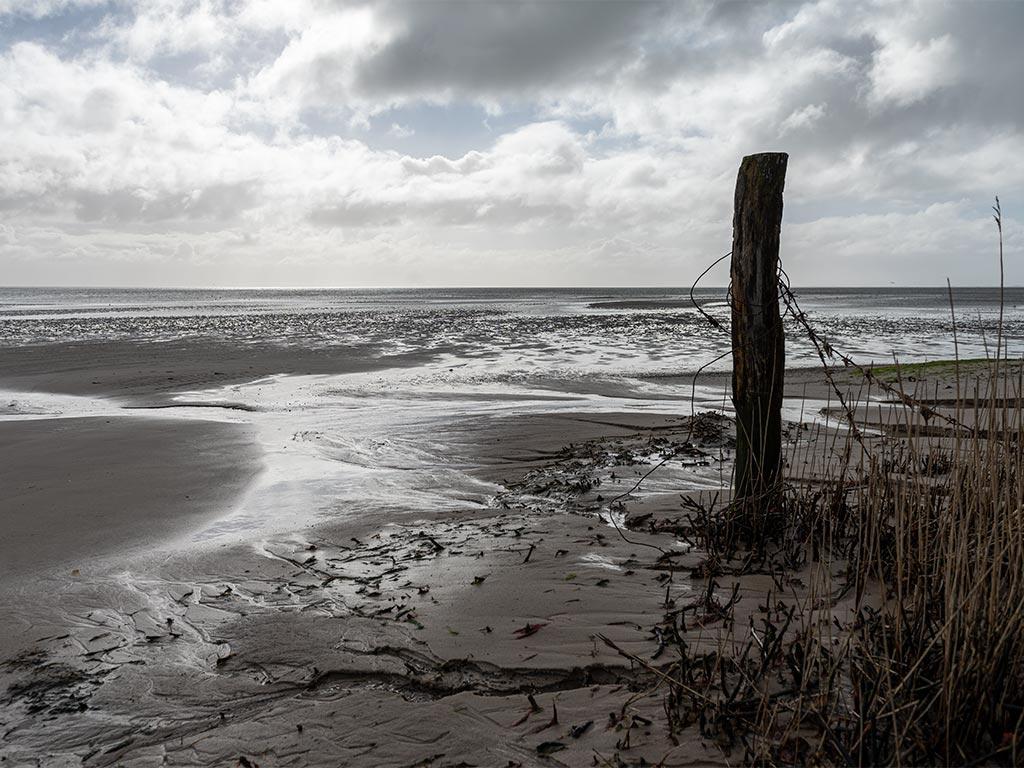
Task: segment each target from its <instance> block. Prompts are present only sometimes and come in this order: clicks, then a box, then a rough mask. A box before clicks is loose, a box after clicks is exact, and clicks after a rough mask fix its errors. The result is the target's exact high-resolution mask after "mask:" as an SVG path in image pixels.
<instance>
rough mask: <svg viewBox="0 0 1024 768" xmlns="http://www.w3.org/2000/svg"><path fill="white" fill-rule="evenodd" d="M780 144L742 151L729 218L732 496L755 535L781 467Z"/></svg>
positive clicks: (783, 170)
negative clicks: (733, 442) (733, 410)
mask: <svg viewBox="0 0 1024 768" xmlns="http://www.w3.org/2000/svg"><path fill="white" fill-rule="evenodd" d="M788 160H789V155H787V154H785V153H784V152H766V153H764V154H759V155H749V156H747V157H744V158H743V163H742V164H741V165H740V172H739V175H738V176H737V178H736V201H735V210H734V212H733V220H732V268H731V276H732V359H733V367H732V400H733V404H734V405H735V407H736V480H735V497H734V498H735V499H736V500H737V501H739V502H740V503H741V504H743V505H744V506H745V507H746V508H747V510H748V512H749V513H751V514H753V515H754V518H753V519H751V521H750V522H751V524H752V528H753V530H752V531H751V532H750V533H751V534H752V535H753V536H755V537H759V533H760V529H761V525H760V524H758V523H757V522H756V521H757V520H760V519H761V513H763V512H765V511H766V508H767V505H768V503H770V501H771V498H772V496H773V494H774V491H775V490H776V489H777V488H778V483H779V480H780V476H781V470H782V385H783V371H784V369H785V362H786V349H785V340H784V337H783V334H782V318H781V317H780V316H779V289H778V269H779V231H780V229H781V227H782V189H783V186H784V185H785V181H786V163H787V161H788Z"/></svg>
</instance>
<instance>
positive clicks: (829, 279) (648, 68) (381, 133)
mask: <svg viewBox="0 0 1024 768" xmlns="http://www.w3.org/2000/svg"><path fill="white" fill-rule="evenodd" d="M1022 33H1024V2H1019V1H1013V0H1009V1H1007V2H996V1H987V2H959V3H949V4H944V3H941V2H937V1H936V0H926V1H925V2H854V1H853V0H820V1H818V2H805V3H797V2H792V3H752V2H742V3H741V2H685V3H684V2H678V3H677V2H673V3H661V2H642V1H639V0H631V1H629V2H617V1H615V0H595V1H593V2H587V1H586V0H541V1H538V2H513V1H511V0H510V1H506V2H498V1H493V2H492V1H488V0H476V1H470V0H464V1H461V2H458V1H455V0H419V1H417V2H379V3H378V2H375V3H366V2H342V1H341V0H150V1H148V2H146V1H143V2H124V1H122V0H110V1H108V0H0V284H3V285H87V286H88V285H92V286H222V287H232V286H254V287H256V286H281V287H285V286H320V287H334V286H338V287H357V286H462V285H466V286H485V285H493V286H574V285H578V286H620V285H621V286H683V285H689V284H690V283H691V282H692V281H693V280H694V279H695V278H696V277H697V275H698V274H699V273H700V272H701V271H702V270H703V269H704V268H705V267H706V266H707V265H708V264H710V263H711V262H713V261H714V260H715V259H717V258H719V257H720V256H722V255H723V254H725V253H726V252H727V251H728V250H729V249H730V247H731V239H732V201H733V190H734V186H735V180H736V172H737V169H738V167H739V164H740V161H741V159H742V157H743V156H744V155H747V154H752V153H756V152H764V151H784V152H788V153H789V155H790V159H789V170H788V174H787V178H786V195H785V216H784V219H783V225H782V259H783V263H784V265H785V268H786V270H787V272H788V274H789V275H790V277H791V279H792V281H793V283H794V284H796V285H804V286H814V285H819V286H823V285H836V286H859V285H867V286H872V285H875V286H887V285H891V284H895V285H943V284H945V281H946V279H947V277H948V278H949V279H950V280H952V282H953V284H954V285H963V286H966V285H995V284H998V280H999V261H998V240H997V232H996V228H995V224H994V222H993V220H992V217H991V213H992V211H991V206H992V204H993V203H994V202H995V196H996V195H998V196H999V197H1000V199H1001V201H1002V208H1003V228H1004V240H1005V261H1006V280H1007V284H1011V285H1020V284H1024V259H1022V256H1024V253H1022V252H1024V226H1022V224H1024V98H1021V88H1022V86H1021V80H1022V77H1024V45H1021V42H1020V37H1021V34H1022ZM727 280H728V276H727V269H726V268H725V266H724V265H723V266H720V267H719V268H717V269H716V270H715V271H713V272H712V273H711V274H710V275H709V276H708V278H706V283H707V284H709V285H715V284H717V285H722V284H724V283H725V282H726V281H727Z"/></svg>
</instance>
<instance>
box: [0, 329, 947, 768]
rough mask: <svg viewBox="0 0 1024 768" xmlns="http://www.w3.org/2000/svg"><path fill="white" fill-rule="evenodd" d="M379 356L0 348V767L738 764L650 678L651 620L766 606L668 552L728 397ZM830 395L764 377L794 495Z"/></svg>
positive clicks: (458, 359) (730, 441)
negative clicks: (668, 703)
mask: <svg viewBox="0 0 1024 768" xmlns="http://www.w3.org/2000/svg"><path fill="white" fill-rule="evenodd" d="M658 311H662V310H660V309H659V310H658ZM659 322H660V321H659ZM400 346H401V347H402V348H401V349H399V348H394V347H393V348H389V349H387V350H384V351H383V352H382V351H381V350H380V349H377V348H375V352H374V353H372V354H371V353H370V351H369V349H370V348H369V347H368V346H365V345H359V344H355V343H348V344H343V345H333V346H330V347H317V348H314V347H312V346H311V345H289V346H284V345H280V344H277V345H273V344H265V345H262V344H253V345H239V344H237V343H228V342H225V341H223V340H216V339H214V340H210V339H187V340H179V341H168V342H161V343H137V342H132V341H126V340H121V339H114V340H107V341H102V340H92V341H82V340H68V341H64V342H51V343H47V344H35V345H27V344H26V345H22V346H18V347H12V348H11V349H9V350H5V352H4V355H5V358H4V359H5V366H4V371H3V377H2V380H0V387H2V388H3V389H4V391H5V394H4V401H3V404H4V406H5V408H4V409H3V411H2V416H3V417H4V420H3V421H0V452H2V457H3V470H2V472H3V473H4V474H3V483H2V486H0V487H2V488H3V489H4V490H3V498H0V514H2V515H3V520H4V526H5V531H7V532H8V535H7V536H5V537H4V539H3V541H2V543H0V546H2V547H3V551H2V552H0V563H2V568H3V582H2V584H3V586H2V589H3V602H4V604H5V606H7V608H6V609H5V610H6V611H7V613H8V616H9V618H10V620H9V621H7V622H5V624H4V628H3V630H2V632H0V651H2V653H3V656H4V660H3V662H2V664H0V690H3V691H4V692H5V693H3V694H2V698H0V732H2V738H0V756H2V757H3V759H4V761H5V764H7V765H48V766H49V765H89V766H103V765H131V766H149V765H182V766H186V765H246V764H248V765H261V766H267V765H396V766H397V765H459V764H474V765H593V764H598V765H600V764H613V765H615V764H639V762H638V761H640V760H641V759H642V760H646V761H647V762H648V764H658V763H659V761H662V764H664V765H705V764H720V765H725V764H729V762H730V760H731V757H730V755H732V756H733V757H735V753H731V752H730V749H729V748H728V747H727V746H725V740H724V739H721V740H719V739H715V738H709V737H708V736H707V735H706V734H701V733H700V732H698V731H696V730H691V731H689V732H683V733H672V732H671V729H668V730H666V727H665V724H664V716H663V708H664V693H665V691H664V689H663V686H662V683H663V682H664V681H663V680H661V679H660V678H659V672H658V669H659V666H658V665H659V663H661V662H659V661H658V658H659V657H660V656H661V654H662V653H663V652H664V650H665V644H666V641H665V635H664V634H663V632H664V630H663V629H659V627H660V626H662V623H663V620H664V617H665V616H666V615H667V614H673V615H678V614H680V612H681V613H682V615H683V617H684V623H685V620H686V617H687V616H688V617H689V624H688V629H687V630H686V633H687V634H686V637H687V638H688V642H690V643H692V644H693V647H694V648H703V647H707V648H714V647H716V644H717V643H718V642H719V641H718V639H717V638H718V635H717V633H718V631H719V630H720V629H721V628H723V627H724V626H726V625H729V626H740V627H742V626H744V625H745V624H747V623H751V622H753V621H754V620H755V617H757V616H760V615H761V614H763V606H764V605H765V604H768V603H771V599H770V595H772V594H777V593H778V586H777V583H776V581H775V580H774V578H773V577H772V576H771V575H770V574H768V573H767V572H762V573H752V574H751V573H748V574H744V575H729V574H728V573H724V574H721V575H717V576H714V577H713V578H711V579H710V580H709V578H708V575H707V573H705V571H704V570H703V569H706V568H707V567H708V565H707V564H708V555H709V553H708V552H707V551H702V550H701V549H700V548H698V547H695V546H694V544H693V542H692V541H687V536H686V535H684V534H682V533H673V531H682V530H683V528H684V527H685V526H683V525H682V523H681V522H680V521H681V520H682V519H683V518H684V517H685V515H684V512H685V509H684V506H683V503H684V500H685V499H690V500H692V501H694V502H695V503H697V504H698V505H707V504H710V503H711V502H712V500H716V501H717V502H719V503H720V502H721V501H723V499H724V498H727V496H728V487H729V482H730V476H731V471H732V467H731V458H732V449H733V446H734V437H733V435H734V432H733V426H732V423H731V418H730V405H729V398H728V374H727V373H726V372H724V371H722V370H721V369H719V370H718V372H715V371H712V372H710V373H707V374H705V375H703V376H702V377H700V378H699V379H698V383H697V384H696V385H694V383H693V373H694V372H693V371H689V370H670V369H669V370H666V369H665V367H664V366H662V369H660V370H656V366H652V367H650V368H645V370H644V371H643V372H642V373H643V375H640V376H638V375H635V374H633V375H629V376H623V375H619V376H615V375H610V373H609V371H608V370H606V369H605V368H602V367H601V366H600V365H597V366H596V373H595V372H594V368H591V369H590V371H589V373H587V374H586V375H583V374H582V373H581V371H580V370H579V367H580V366H579V365H577V367H576V368H573V369H571V370H570V369H568V368H566V367H565V366H561V367H559V366H558V365H555V366H553V370H547V369H545V368H541V367H539V366H537V365H535V364H533V363H532V362H531V363H530V365H528V366H521V367H520V368H518V369H517V368H513V367H511V366H508V365H506V366H505V367H504V368H502V369H501V370H499V371H496V370H495V365H494V360H493V358H491V357H488V356H486V355H484V356H480V357H474V355H472V354H467V353H466V352H465V350H460V349H459V347H458V346H457V345H452V346H449V347H442V348H437V347H435V348H433V349H431V351H430V352H429V353H425V352H424V351H422V350H420V351H418V352H417V351H416V350H415V349H414V348H413V345H412V344H403V345H400ZM524 346H525V343H524ZM528 351H529V350H525V351H523V352H522V353H521V355H520V356H521V357H525V358H527V359H528V360H530V361H532V360H534V359H535V358H534V357H533V355H532V353H530V354H527V352H528ZM599 351H600V350H598V352H599ZM593 352H594V350H590V352H588V355H590V356H589V357H588V358H587V359H588V360H590V359H593V357H594V355H593V354H591V353H593ZM511 354H516V353H514V352H513V353H511ZM551 354H552V356H553V357H554V358H555V359H556V360H560V359H562V358H560V357H559V354H560V353H558V352H553V353H551ZM645 354H646V353H645ZM835 375H836V376H837V377H839V381H840V383H841V386H842V388H843V391H853V390H863V388H864V386H865V384H864V382H863V381H862V380H861V379H860V378H858V375H857V374H856V372H854V371H842V370H838V369H837V370H836V372H835ZM952 381H953V378H952V375H951V373H950V372H949V371H945V372H942V373H941V375H935V374H934V372H933V375H931V376H930V377H929V378H928V381H927V387H925V386H924V385H923V384H922V385H921V386H922V391H925V390H928V391H934V392H939V391H940V390H941V391H942V392H945V391H947V389H948V388H949V387H952V386H953V384H952ZM833 398H834V394H833V390H831V389H830V387H829V386H828V384H827V382H826V381H825V379H824V377H823V376H822V374H821V372H820V371H815V370H812V369H809V368H806V367H805V368H800V369H795V370H792V371H790V372H789V373H788V374H787V400H786V403H785V405H784V418H785V420H786V422H787V443H786V450H787V456H788V457H789V459H790V466H789V469H788V470H787V471H788V472H789V473H790V474H791V475H794V476H795V475H796V474H799V473H801V472H804V473H810V474H813V473H814V472H816V471H818V470H816V469H815V468H814V466H812V465H813V464H814V462H821V461H823V457H827V456H828V455H829V452H830V451H833V450H835V445H836V440H837V435H841V434H842V428H841V424H840V423H839V422H840V421H841V419H839V418H835V417H830V416H829V413H830V409H831V408H833V407H835V406H836V403H835V402H834V400H833ZM892 407H893V406H891V405H884V404H883V405H878V404H875V405H873V406H872V409H870V413H866V414H865V416H866V421H867V423H869V424H874V425H875V426H878V427H881V426H882V425H884V422H885V420H886V418H887V417H886V416H885V414H886V413H888V412H889V411H890V410H891V409H892ZM839 442H840V443H841V442H842V440H841V439H840V440H839ZM800 462H804V463H800ZM807 462H810V464H807ZM673 526H675V527H673ZM808 568H809V569H810V570H814V569H813V568H811V566H808ZM835 569H836V578H838V577H839V571H840V569H841V564H839V563H836V565H835ZM787 578H788V579H789V581H788V583H787V587H786V591H787V598H786V599H793V600H794V601H798V600H800V599H805V598H808V597H810V598H813V597H814V594H815V593H814V590H815V588H816V587H815V584H814V583H813V580H812V579H810V578H809V577H808V576H807V573H805V572H803V571H799V570H798V571H797V572H794V573H793V574H791V575H790V576H789V577H787ZM709 585H710V586H709ZM740 585H741V586H742V589H740V588H739V587H740ZM737 590H738V591H737ZM733 598H735V599H733ZM725 605H728V606H729V607H728V614H727V615H726V613H725V611H724V609H723V606H725ZM837 610H839V611H841V610H842V606H839V608H838V609H837ZM759 620H760V619H758V621H759ZM666 658H668V657H666ZM636 659H644V660H647V662H646V665H644V664H639V663H637V661H636ZM616 760H618V761H620V762H619V763H616V762H614V761H616Z"/></svg>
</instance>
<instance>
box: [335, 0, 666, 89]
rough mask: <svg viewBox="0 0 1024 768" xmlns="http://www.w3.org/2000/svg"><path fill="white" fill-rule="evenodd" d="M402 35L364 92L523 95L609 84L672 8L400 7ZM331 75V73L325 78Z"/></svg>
mask: <svg viewBox="0 0 1024 768" xmlns="http://www.w3.org/2000/svg"><path fill="white" fill-rule="evenodd" d="M387 10H388V15H389V16H390V17H391V20H392V21H393V22H394V23H397V24H399V25H400V27H401V28H402V30H403V31H402V32H401V33H400V34H399V35H398V36H397V37H395V39H393V40H391V41H390V42H389V43H388V44H387V45H385V46H384V47H383V48H382V49H380V50H379V51H377V52H376V53H375V54H374V55H373V56H371V57H370V58H369V59H368V60H366V61H365V62H364V63H363V64H362V66H361V68H360V70H359V72H358V75H357V79H356V84H357V88H358V90H359V91H360V92H361V93H365V94H382V95H392V96H395V95H414V94H417V93H421V92H424V91H426V92H437V91H451V92H454V93H455V94H467V95H470V96H473V95H476V94H480V93H485V94H494V95H501V96H512V97H513V98H514V97H516V96H518V95H521V94H522V93H523V91H524V89H526V90H535V89H545V88H549V87H551V86H552V85H557V84H578V83H580V82H586V81H600V80H602V79H604V78H607V77H608V76H610V75H613V74H614V73H616V72H617V71H618V70H619V69H620V68H621V67H622V66H623V65H624V64H625V63H626V62H628V61H630V60H631V59H633V58H635V57H636V55H637V52H638V50H639V45H640V43H639V39H640V38H642V37H643V36H644V35H647V34H649V33H650V31H651V29H652V28H654V29H656V28H657V25H658V23H659V20H660V19H663V18H665V17H666V16H667V14H668V7H667V6H666V5H664V4H662V3H656V2H642V1H641V2H635V1H634V2H619V1H618V0H608V1H607V2H599V3H584V2H567V1H564V0H563V1H561V2H560V1H558V0H555V2H473V1H472V0H464V1H461V2H460V1H459V0H439V1H438V2H426V3H423V2H406V3H393V4H390V5H388V6H387ZM320 74H321V75H323V74H325V73H323V72H321V73H320Z"/></svg>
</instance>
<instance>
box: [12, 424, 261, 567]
mask: <svg viewBox="0 0 1024 768" xmlns="http://www.w3.org/2000/svg"><path fill="white" fill-rule="evenodd" d="M260 467H261V464H260V456H259V450H258V448H257V447H256V446H255V444H254V442H253V440H252V436H251V434H250V430H249V429H248V428H247V427H246V426H245V425H241V424H228V423H219V422H214V421H198V420H189V421H185V420H181V419H160V418H149V417H146V418H137V417H128V416H126V417H113V418H105V417H89V418H69V419H34V420H29V421H9V422H5V423H3V424H2V425H0V488H3V493H2V494H0V526H2V527H3V531H4V535H3V536H2V537H0V582H2V583H3V584H4V585H8V586H10V585H12V584H14V583H16V582H18V581H21V580H25V579H29V578H32V577H35V576H38V575H39V574H40V573H41V572H45V571H52V570H56V569H69V568H77V567H78V566H79V565H81V564H82V561H84V560H90V559H92V558H95V557H100V556H104V555H109V554H115V553H121V554H129V553H131V552H133V551H135V550H139V549H144V548H145V547H146V546H147V544H150V543H152V542H155V541H164V540H166V539H167V538H168V537H170V536H173V535H175V534H176V533H178V532H181V531H183V530H186V529H187V528H189V527H192V526H195V525H196V524H197V523H198V522H201V521H202V519H203V518H204V517H205V516H208V515H210V514H212V513H214V512H218V511H221V510H223V509H224V508H225V506H228V505H230V504H231V503H232V500H233V499H235V498H236V497H237V496H238V494H239V493H240V492H241V491H242V490H243V489H244V488H245V486H246V485H247V484H248V483H249V482H250V480H251V479H252V478H253V477H254V476H255V475H256V474H257V473H258V472H259V471H260Z"/></svg>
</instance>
